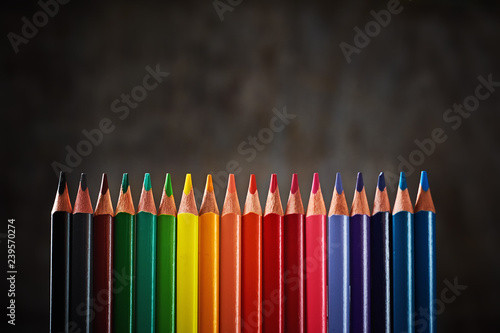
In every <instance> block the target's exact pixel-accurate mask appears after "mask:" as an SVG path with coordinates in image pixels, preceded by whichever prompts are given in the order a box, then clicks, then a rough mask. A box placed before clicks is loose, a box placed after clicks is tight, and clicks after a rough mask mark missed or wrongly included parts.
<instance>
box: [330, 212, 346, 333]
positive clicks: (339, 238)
mask: <svg viewBox="0 0 500 333" xmlns="http://www.w3.org/2000/svg"><path fill="white" fill-rule="evenodd" d="M327 227H328V332H330V333H333V332H341V333H349V332H350V330H349V324H350V323H349V318H350V317H349V308H350V307H349V296H350V293H349V283H350V271H349V270H350V265H349V216H347V215H331V216H329V217H328V225H327Z"/></svg>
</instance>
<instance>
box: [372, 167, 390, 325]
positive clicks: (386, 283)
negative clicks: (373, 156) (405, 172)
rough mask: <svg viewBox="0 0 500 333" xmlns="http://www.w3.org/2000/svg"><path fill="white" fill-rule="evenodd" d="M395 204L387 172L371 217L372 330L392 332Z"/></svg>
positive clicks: (381, 174) (378, 186)
mask: <svg viewBox="0 0 500 333" xmlns="http://www.w3.org/2000/svg"><path fill="white" fill-rule="evenodd" d="M390 225H391V207H390V203H389V197H388V195H387V189H386V187H385V178H384V173H383V172H381V173H380V175H379V176H378V183H377V189H376V190H375V200H374V203H373V212H372V217H371V220H370V255H371V258H370V262H371V268H370V274H371V316H372V318H371V326H372V327H371V331H372V332H383V333H390V332H391V317H392V314H391V247H390V243H391V238H390V235H391V234H390Z"/></svg>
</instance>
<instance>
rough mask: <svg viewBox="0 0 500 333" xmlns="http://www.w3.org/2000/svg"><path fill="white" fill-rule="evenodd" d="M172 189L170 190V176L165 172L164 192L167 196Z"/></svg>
mask: <svg viewBox="0 0 500 333" xmlns="http://www.w3.org/2000/svg"><path fill="white" fill-rule="evenodd" d="M173 192H174V191H172V177H170V174H169V173H167V176H166V177H165V193H166V194H167V197H171V196H172V194H173Z"/></svg>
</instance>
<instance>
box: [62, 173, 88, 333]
mask: <svg viewBox="0 0 500 333" xmlns="http://www.w3.org/2000/svg"><path fill="white" fill-rule="evenodd" d="M92 214H93V210H92V204H91V203H90V197H89V189H88V188H87V176H86V175H85V174H84V173H82V175H81V177H80V186H79V187H78V193H77V195H76V200H75V207H74V209H73V220H72V222H71V223H72V226H71V241H70V244H71V260H70V267H71V271H70V287H69V288H70V296H69V302H70V305H69V306H70V312H69V325H68V330H70V331H71V330H73V331H79V332H83V333H89V332H91V331H92V322H91V311H93V309H91V306H92V296H93V295H92V232H93V230H92V229H93V228H92V224H93V223H92V219H93V216H92Z"/></svg>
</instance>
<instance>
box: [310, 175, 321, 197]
mask: <svg viewBox="0 0 500 333" xmlns="http://www.w3.org/2000/svg"><path fill="white" fill-rule="evenodd" d="M319 187H320V185H319V175H318V173H317V172H316V173H315V174H314V176H313V184H312V189H311V192H312V193H313V194H316V193H318V190H319Z"/></svg>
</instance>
